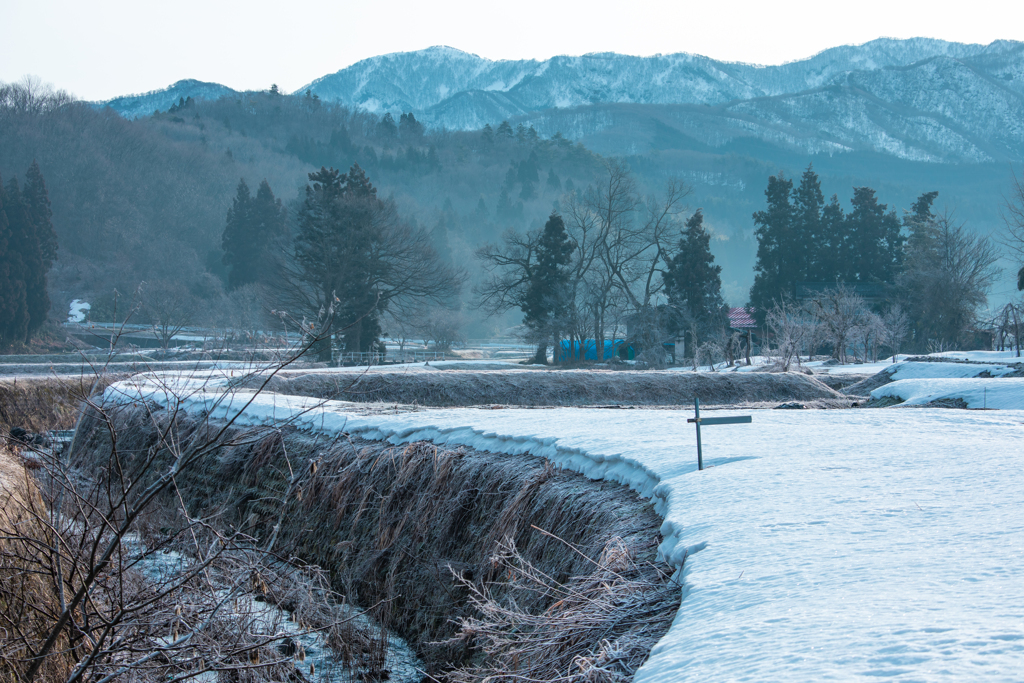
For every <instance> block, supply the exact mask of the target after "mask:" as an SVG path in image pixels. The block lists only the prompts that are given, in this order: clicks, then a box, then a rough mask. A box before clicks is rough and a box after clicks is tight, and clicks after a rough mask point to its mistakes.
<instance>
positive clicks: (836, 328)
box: [814, 283, 866, 363]
mask: <svg viewBox="0 0 1024 683" xmlns="http://www.w3.org/2000/svg"><path fill="white" fill-rule="evenodd" d="M814 307H815V310H816V311H817V313H818V317H819V319H820V320H821V323H822V326H823V329H824V332H825V338H826V339H827V340H828V341H829V343H831V344H832V356H833V357H834V358H835V359H836V360H838V361H839V362H841V363H845V362H846V361H847V351H848V349H849V346H850V343H851V342H852V341H853V337H854V333H855V332H856V329H857V326H858V325H859V324H860V323H861V320H862V319H863V316H864V313H865V311H866V307H865V305H864V299H862V298H861V297H859V296H857V294H855V293H854V292H853V290H852V289H850V288H849V287H847V286H846V285H844V284H842V283H839V284H837V285H836V286H835V287H834V288H831V289H828V290H825V291H824V292H822V293H821V294H820V295H819V296H818V297H817V298H816V299H815V300H814Z"/></svg>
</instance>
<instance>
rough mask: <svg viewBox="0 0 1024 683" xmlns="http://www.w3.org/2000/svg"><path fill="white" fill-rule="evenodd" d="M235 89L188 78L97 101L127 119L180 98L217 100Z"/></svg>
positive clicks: (234, 92)
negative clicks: (149, 89) (140, 92)
mask: <svg viewBox="0 0 1024 683" xmlns="http://www.w3.org/2000/svg"><path fill="white" fill-rule="evenodd" d="M235 94H237V93H236V91H235V90H232V89H231V88H229V87H227V86H226V85H221V84H219V83H207V82H204V81H197V80H195V79H192V78H187V79H184V80H181V81H178V82H177V83H175V84H173V85H170V86H168V87H166V88H163V89H161V90H152V91H150V92H147V93H142V94H139V95H122V96H121V97H115V98H114V99H112V100H108V101H106V102H97V103H96V105H95V106H97V107H111V108H112V109H114V110H115V111H117V112H118V113H119V114H121V116H123V117H125V118H126V119H137V118H139V117H140V116H149V115H150V114H152V113H153V112H154V111H157V110H160V111H166V110H167V109H169V108H170V107H172V106H174V105H175V104H177V103H178V102H179V101H180V100H187V99H188V98H190V97H191V98H192V99H196V100H198V99H203V100H216V99H218V98H220V97H224V96H225V95H235Z"/></svg>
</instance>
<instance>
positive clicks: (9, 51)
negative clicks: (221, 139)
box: [0, 0, 1024, 100]
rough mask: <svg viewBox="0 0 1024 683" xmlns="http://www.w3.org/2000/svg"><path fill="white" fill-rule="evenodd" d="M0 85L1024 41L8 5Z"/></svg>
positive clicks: (260, 5)
mask: <svg viewBox="0 0 1024 683" xmlns="http://www.w3.org/2000/svg"><path fill="white" fill-rule="evenodd" d="M0 18H2V23H3V25H4V28H3V31H2V32H3V35H4V39H3V40H2V41H0V81H15V80H18V79H20V78H21V77H23V76H26V75H33V76H37V77H39V78H40V79H41V80H42V81H43V82H46V83H52V84H53V85H54V86H56V87H58V88H62V89H65V90H68V91H70V92H72V93H73V94H75V95H77V96H78V97H81V98H84V99H89V100H100V99H109V98H111V97H115V96H117V95H123V94H129V93H138V92H145V91H149V90H155V89H158V88H163V87H166V86H168V85H170V84H171V83H173V82H175V81H177V80H180V79H183V78H197V79H200V80H204V81H215V82H218V83H223V84H224V85H227V86H230V87H232V88H235V89H239V90H244V89H264V88H267V87H269V86H270V84H271V83H277V84H278V85H279V86H280V87H281V89H282V90H284V91H286V92H291V91H293V90H296V89H298V88H299V87H301V86H302V85H304V84H306V83H308V82H309V81H311V80H313V79H315V78H318V77H320V76H323V75H325V74H329V73H333V72H335V71H337V70H339V69H342V68H344V67H346V66H349V65H351V64H353V63H355V62H357V61H359V60H361V59H365V58H367V57H372V56H374V55H379V54H384V53H388V52H400V51H406V50H418V49H422V48H425V47H429V46H431V45H450V46H451V47H455V48H458V49H460V50H464V51H466V52H472V53H475V54H478V55H480V56H483V57H487V58H490V59H523V58H534V59H545V58H548V57H551V56H554V55H559V54H569V55H579V54H584V53H587V52H620V53H624V54H634V55H652V54H657V53H672V52H690V53H695V54H701V55H706V56H708V57H713V58H715V59H721V60H729V61H742V62H751V63H756V64H779V63H782V62H787V61H793V60H796V59H802V58H805V57H809V56H811V55H813V54H815V53H817V52H820V51H821V50H823V49H826V48H828V47H834V46H836V45H844V44H859V43H864V42H867V41H869V40H872V39H874V38H878V37H882V36H888V37H894V38H910V37H914V36H925V37H930V38H941V39H944V40H951V41H959V42H970V43H989V42H991V41H993V40H996V39H1000V38H1003V39H1010V40H1024V0H970V1H968V2H964V1H962V0H960V1H958V2H951V1H949V0H932V1H922V0H915V1H910V0H846V1H844V2H832V1H829V0H818V1H812V0H757V1H754V0H719V1H718V2H716V1H715V0H701V1H699V2H697V1H694V0H676V1H675V2H671V1H668V0H633V1H628V0H617V1H616V0H593V1H592V2H560V1H559V0H521V1H515V0H510V1H508V2H502V3H496V2H480V1H479V0H476V1H470V0H416V1H410V0H392V1H390V2H386V3H384V2H371V1H368V0H359V1H358V2H353V1H350V0H342V1H335V2H330V1H328V0H293V1H289V2H282V1H278V2H269V1H267V0H248V1H244V2H242V1H232V2H227V1H221V0H164V1H163V2H153V1H151V0H131V1H129V0H0Z"/></svg>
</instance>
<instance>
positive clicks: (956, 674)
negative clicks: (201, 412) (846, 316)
mask: <svg viewBox="0 0 1024 683" xmlns="http://www.w3.org/2000/svg"><path fill="white" fill-rule="evenodd" d="M196 398H200V397H196ZM238 398H241V397H238ZM236 400H237V399H236ZM304 400H305V401H308V399H304ZM301 401H303V399H296V398H289V397H283V396H273V395H264V396H261V397H259V398H258V399H257V400H256V403H255V404H254V405H253V406H252V407H251V408H250V409H249V410H248V411H247V416H246V419H245V420H244V421H252V422H260V421H264V420H268V419H269V418H270V417H271V415H272V414H273V415H276V417H277V418H278V419H280V418H282V417H285V416H287V415H289V414H292V413H293V412H294V409H295V407H296V405H298V403H299V402H301ZM213 412H214V414H217V413H218V411H217V410H214V411H213ZM723 414H730V413H728V412H715V413H714V415H723ZM752 414H753V418H754V422H753V424H752V425H730V426H716V427H707V428H705V429H704V430H702V431H703V437H704V438H703V441H704V448H705V463H706V464H707V465H711V466H712V467H710V468H709V469H706V470H705V471H704V472H697V471H696V462H695V461H696V457H695V438H694V433H693V432H694V430H693V426H692V425H689V424H687V423H686V422H685V420H686V418H687V417H689V414H688V413H685V412H677V411H669V410H604V409H574V408H555V409H537V410H525V409H513V410H481V409H465V408H457V409H444V410H427V411H422V412H416V413H405V414H398V415H374V416H356V415H353V414H346V413H345V412H344V410H343V409H342V407H341V406H340V405H332V404H327V405H325V406H324V407H323V408H322V409H316V410H313V411H311V412H309V413H308V414H307V415H305V416H304V418H303V420H302V421H303V422H305V423H306V424H307V425H308V426H309V427H310V428H313V429H317V430H322V431H326V432H339V431H346V432H348V433H351V434H355V435H362V436H366V437H368V438H384V439H389V440H391V441H393V442H395V443H403V442H408V441H412V440H418V439H429V440H433V441H435V442H438V443H447V444H452V445H454V444H465V445H467V446H472V447H474V448H478V449H486V450H492V451H497V452H507V453H518V452H526V453H533V454H535V455H543V456H546V457H549V458H551V459H552V460H554V461H555V462H557V463H559V464H561V465H562V466H565V467H568V468H571V469H574V470H577V471H580V472H582V473H584V474H586V475H587V476H590V477H594V478H608V479H614V480H617V481H622V482H624V483H628V484H630V485H631V486H633V487H634V488H636V489H637V490H639V491H641V492H642V493H644V494H645V495H648V496H652V497H653V498H654V500H655V502H656V505H657V508H658V510H659V512H660V513H661V514H662V515H663V516H664V517H665V520H666V522H665V525H664V526H663V533H664V534H665V536H666V541H665V543H664V544H663V549H664V551H665V553H666V555H667V557H668V558H669V560H670V561H672V562H673V563H675V564H677V565H678V563H679V562H680V561H681V559H682V557H683V555H684V554H687V553H688V554H687V557H686V563H685V575H684V578H685V592H684V599H683V603H682V607H681V609H680V611H679V614H678V616H677V619H676V621H675V623H674V625H673V626H672V628H671V630H670V631H669V633H668V634H667V635H666V637H665V638H664V639H663V640H662V642H661V643H659V644H658V646H657V647H656V648H655V649H654V651H653V652H652V655H651V658H650V660H649V661H648V662H647V663H646V664H645V665H644V667H643V668H642V670H641V671H640V672H639V673H638V675H637V677H636V680H637V681H638V682H641V681H642V682H653V681H720V680H755V681H766V680H786V681H810V680H837V679H841V680H847V679H857V678H876V677H885V678H893V679H896V680H901V681H917V680H920V681H937V680H939V681H942V680H946V681H953V680H957V681H960V680H981V679H983V680H993V681H1020V680H1021V679H1022V677H1024V674H1022V672H1024V473H1022V466H1024V447H1022V445H1024V411H988V412H982V411H978V412H973V411H962V410H943V409H883V410H845V411H839V410H833V411H809V410H808V411H769V410H766V411H755V412H753V413H752Z"/></svg>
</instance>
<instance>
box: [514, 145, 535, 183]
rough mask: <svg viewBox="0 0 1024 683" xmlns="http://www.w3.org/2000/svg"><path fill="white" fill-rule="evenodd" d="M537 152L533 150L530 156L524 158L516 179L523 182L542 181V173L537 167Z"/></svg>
mask: <svg viewBox="0 0 1024 683" xmlns="http://www.w3.org/2000/svg"><path fill="white" fill-rule="evenodd" d="M537 163H538V160H537V152H536V151H531V152H530V156H529V157H527V158H526V159H524V160H523V161H522V162H520V164H519V168H518V169H517V171H516V180H518V181H519V182H521V183H523V184H524V185H525V184H526V183H538V182H540V173H539V170H538V168H537Z"/></svg>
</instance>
